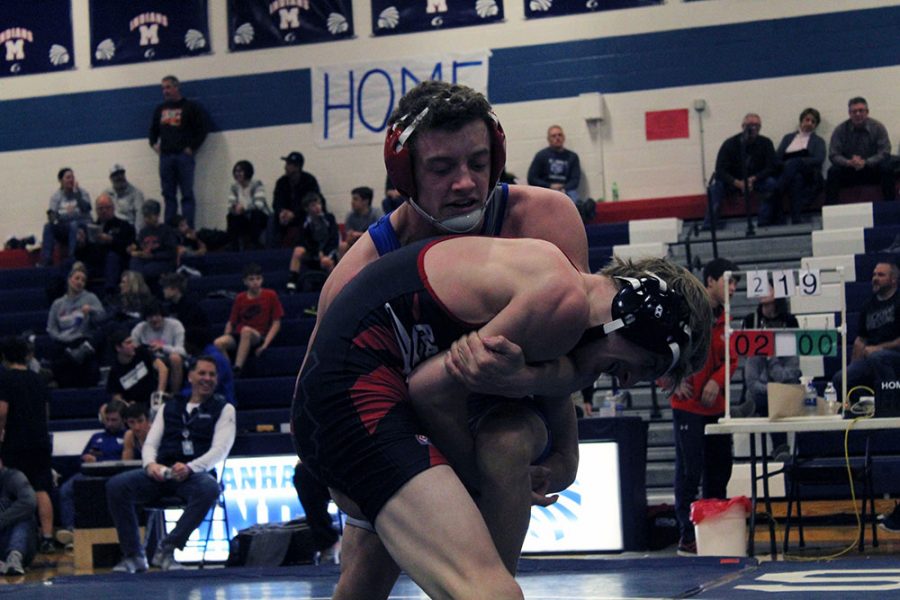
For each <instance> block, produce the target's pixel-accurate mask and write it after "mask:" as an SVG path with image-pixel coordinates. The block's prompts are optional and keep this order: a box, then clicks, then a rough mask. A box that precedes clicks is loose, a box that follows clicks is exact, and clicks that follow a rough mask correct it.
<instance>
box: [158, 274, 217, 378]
mask: <svg viewBox="0 0 900 600" xmlns="http://www.w3.org/2000/svg"><path fill="white" fill-rule="evenodd" d="M159 283H160V286H161V287H162V292H163V299H164V300H165V302H164V303H163V308H164V309H165V312H166V315H168V316H170V317H175V318H176V319H178V320H179V321H180V322H181V324H182V325H183V326H184V343H185V347H187V346H188V345H193V346H194V347H196V348H198V349H199V348H203V347H204V346H205V345H206V344H208V343H209V341H210V340H211V339H212V333H211V332H210V328H209V319H208V318H207V316H206V311H204V310H203V308H202V307H201V306H200V299H199V298H197V295H196V294H194V293H191V292H188V289H187V287H188V286H187V284H188V282H187V278H186V277H185V276H184V275H182V274H181V273H166V274H165V275H163V276H162V277H160V279H159ZM191 354H194V353H193V352H192V353H191ZM220 375H221V373H220Z"/></svg>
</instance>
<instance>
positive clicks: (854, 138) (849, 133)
mask: <svg viewBox="0 0 900 600" xmlns="http://www.w3.org/2000/svg"><path fill="white" fill-rule="evenodd" d="M847 107H848V108H847V110H848V112H849V114H850V118H849V119H847V120H846V121H844V122H843V123H841V124H840V125H838V126H837V127H835V129H834V131H833V132H832V134H831V145H830V147H829V149H828V158H829V159H830V160H831V167H829V168H828V178H827V179H826V182H825V202H826V203H828V204H835V203H836V202H837V201H838V192H839V191H840V189H841V188H842V187H847V186H851V185H860V184H865V183H875V184H879V185H881V194H882V196H883V198H884V199H885V200H893V199H894V198H895V197H896V194H897V192H896V190H895V188H894V172H893V170H891V140H890V138H889V137H888V131H887V129H886V128H885V126H884V125H882V124H881V123H880V122H879V121H876V120H875V119H873V118H871V117H869V104H868V103H867V102H866V99H865V98H862V97H859V96H857V97H855V98H851V99H850V101H849V102H848V103H847Z"/></svg>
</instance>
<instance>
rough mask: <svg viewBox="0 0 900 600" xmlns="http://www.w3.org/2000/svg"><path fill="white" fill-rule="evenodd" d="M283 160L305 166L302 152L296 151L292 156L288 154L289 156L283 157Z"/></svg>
mask: <svg viewBox="0 0 900 600" xmlns="http://www.w3.org/2000/svg"><path fill="white" fill-rule="evenodd" d="M281 160H283V161H287V162H289V163H295V164H303V154H301V153H300V152H296V151H294V152H291V153H290V154H288V155H287V156H282V157H281Z"/></svg>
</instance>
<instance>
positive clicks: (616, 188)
mask: <svg viewBox="0 0 900 600" xmlns="http://www.w3.org/2000/svg"><path fill="white" fill-rule="evenodd" d="M612 198H613V202H615V201H616V200H618V199H619V184H618V183H616V182H615V181H613V184H612Z"/></svg>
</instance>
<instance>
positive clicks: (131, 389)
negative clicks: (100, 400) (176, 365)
mask: <svg viewBox="0 0 900 600" xmlns="http://www.w3.org/2000/svg"><path fill="white" fill-rule="evenodd" d="M110 343H111V344H112V346H113V348H114V349H115V352H116V358H115V359H114V360H113V362H112V366H111V367H110V369H109V377H108V378H107V380H106V391H107V393H109V395H110V396H111V397H112V399H113V400H119V401H124V402H127V403H132V402H136V403H141V404H147V403H148V402H150V395H151V394H152V393H153V392H164V391H166V383H167V382H168V380H169V368H168V367H167V366H166V363H165V362H163V360H162V359H161V358H157V357H156V356H154V355H153V354H152V353H151V352H150V350H149V349H148V348H147V347H146V346H138V345H137V344H136V343H135V341H134V338H133V337H131V333H130V332H129V331H128V330H127V329H118V330H116V331H114V332H113V333H112V335H111V336H110Z"/></svg>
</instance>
